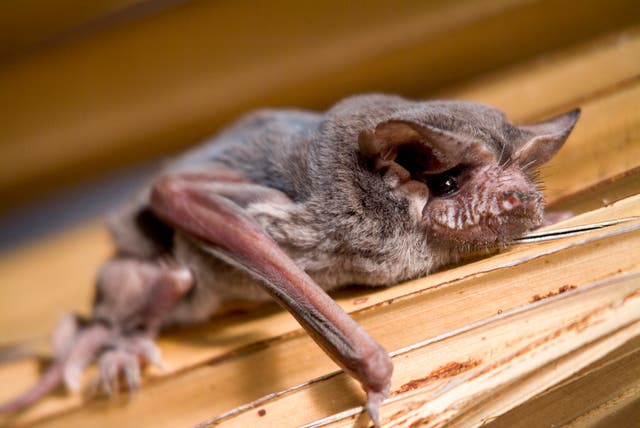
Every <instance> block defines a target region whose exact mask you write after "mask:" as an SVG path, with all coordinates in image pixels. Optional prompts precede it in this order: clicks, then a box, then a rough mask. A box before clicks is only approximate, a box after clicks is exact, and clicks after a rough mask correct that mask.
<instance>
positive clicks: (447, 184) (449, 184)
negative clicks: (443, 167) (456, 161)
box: [428, 173, 458, 196]
mask: <svg viewBox="0 0 640 428" xmlns="http://www.w3.org/2000/svg"><path fill="white" fill-rule="evenodd" d="M428 184H429V190H431V192H432V193H433V194H435V195H436V196H448V195H452V194H454V193H455V192H457V191H458V179H457V178H456V177H455V176H453V175H450V174H446V173H445V174H438V175H434V176H431V177H429V182H428Z"/></svg>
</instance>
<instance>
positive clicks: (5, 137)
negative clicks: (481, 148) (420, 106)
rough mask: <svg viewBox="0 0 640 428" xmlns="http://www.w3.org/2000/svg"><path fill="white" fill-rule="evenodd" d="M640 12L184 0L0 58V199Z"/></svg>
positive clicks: (499, 59) (610, 1)
mask: <svg viewBox="0 0 640 428" xmlns="http://www.w3.org/2000/svg"><path fill="white" fill-rule="evenodd" d="M336 10H340V11H341V13H339V14H336V13H335V11H336ZM549 11H553V13H549ZM639 16H640V5H639V4H638V3H637V1H634V0H606V1H605V0H585V1H583V2H582V3H581V7H574V6H573V5H572V4H569V3H567V2H565V1H562V0H535V1H525V0H516V1H514V0H484V1H482V2H479V1H476V0H456V1H451V2H438V1H407V2H400V3H394V4H393V6H391V5H390V4H389V3H387V2H383V1H371V2H368V3H367V7H366V8H359V7H356V6H347V5H345V4H344V2H338V1H337V0H331V1H327V2H316V3H305V4H301V3H299V2H296V1H293V0H281V1H280V2H277V3H273V2H271V3H269V4H268V5H267V4H264V3H262V2H251V3H247V4H245V5H242V6H240V5H238V4H236V3H233V4H232V3H227V2H196V1H189V2H185V3H184V4H181V5H180V6H177V7H175V8H172V9H171V10H169V11H166V12H161V13H157V14H153V15H152V16H149V17H146V18H145V19H141V20H138V21H136V22H135V23H126V24H123V25H119V26H116V27H113V28H110V29H108V30H104V31H101V32H99V33H96V34H92V35H91V36H90V37H86V38H82V39H79V40H72V41H69V43H65V44H61V45H59V46H56V47H55V48H52V49H49V50H46V51H41V52H38V53H37V54H36V53H34V54H33V55H29V56H26V57H23V58H19V59H16V61H13V62H11V63H7V64H4V66H3V67H1V68H0V94H2V97H3V98H4V99H5V100H8V101H9V100H10V102H5V103H0V117H2V125H3V126H2V127H1V128H0V129H1V131H0V139H1V142H0V146H1V147H2V150H3V156H1V157H0V192H2V193H3V195H5V197H4V198H2V200H0V206H4V207H6V206H7V205H9V204H16V203H18V202H19V201H23V200H25V199H27V198H29V197H32V196H33V195H36V194H38V193H40V192H43V191H45V190H47V189H51V188H52V187H55V186H56V185H59V184H61V183H70V182H73V181H74V180H77V179H78V178H81V177H87V176H90V175H93V174H96V173H97V172H99V171H105V170H106V169H110V168H113V167H114V166H117V165H123V164H128V163H131V162H134V161H139V160H142V159H147V158H148V157H149V156H152V155H158V154H161V153H167V152H169V151H171V150H174V149H176V148H178V147H184V146H185V145H186V144H188V143H191V142H193V141H196V140H199V139H201V138H202V137H204V136H205V135H208V134H209V133H211V132H212V131H213V130H214V129H215V128H217V127H218V126H219V125H220V124H222V123H225V122H228V121H229V120H230V119H231V118H233V117H235V116H237V115H238V114H239V113H240V112H242V111H245V110H247V109H249V108H252V107H255V106H258V105H260V106H263V105H265V104H272V105H283V104H289V105H297V106H313V107H320V106H326V105H327V104H329V103H331V102H333V101H334V100H336V99H338V98H340V97H342V96H344V95H346V94H351V93H354V92H361V91H367V90H378V91H381V90H382V91H391V92H400V93H404V94H407V95H411V94H413V95H418V94H422V93H424V92H425V91H427V90H430V89H433V88H435V87H441V86H442V85H443V84H445V83H447V82H452V81H455V80H460V79H463V78H466V77H469V76H472V75H474V74H477V73H478V72H482V71H487V70H492V69H496V68H498V67H500V66H503V65H505V64H510V63H514V62H516V61H520V60H523V59H525V58H529V57H531V56H532V55H535V54H537V53H540V52H544V51H547V50H549V49H552V48H557V47H560V46H567V45H569V44H571V43H576V42H577V41H579V40H582V39H584V38H586V37H591V36H593V35H595V34H601V33H603V32H605V31H611V30H613V29H617V28H620V27H621V26H622V25H629V24H632V23H636V22H637V19H638V17H639ZM327 28H330V29H331V31H327ZM177 35H179V36H177ZM25 147H28V148H29V149H28V150H25ZM133 147H135V149H132V148H133Z"/></svg>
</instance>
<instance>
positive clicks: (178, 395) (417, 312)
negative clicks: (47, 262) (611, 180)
mask: <svg viewBox="0 0 640 428" xmlns="http://www.w3.org/2000/svg"><path fill="white" fill-rule="evenodd" d="M639 214H640V198H638V197H636V198H632V199H630V200H626V201H622V202H620V203H618V204H615V205H613V206H611V207H608V208H606V209H603V210H601V211H598V212H595V213H588V214H585V215H584V216H583V217H582V219H581V221H587V222H589V221H594V220H596V219H597V220H601V219H603V218H619V217H620V216H621V215H623V216H629V215H639ZM575 221H580V219H576V220H575ZM637 223H638V222H636V223H635V226H633V225H626V226H625V225H620V226H618V227H617V228H612V229H610V230H607V231H599V232H595V233H592V234H591V235H590V236H592V238H587V237H573V238H568V239H567V240H564V241H557V242H549V243H542V244H540V245H535V246H518V247H515V248H513V249H512V250H511V251H509V252H507V253H505V254H501V255H500V256H499V257H493V258H489V259H484V260H481V261H478V262H475V263H471V264H468V265H464V266H461V267H459V268H458V269H455V270H450V271H445V272H440V273H437V274H434V275H430V276H429V277H426V278H422V279H420V280H417V281H412V282H409V283H406V284H401V285H398V286H396V287H393V288H390V289H386V290H382V291H379V292H372V293H371V292H370V293H368V300H367V301H366V303H365V304H362V303H361V302H358V300H359V299H358V298H355V299H354V297H353V296H349V297H348V298H347V299H345V298H344V297H343V298H339V299H338V302H339V303H340V304H341V305H342V306H343V307H344V308H345V309H347V310H349V311H352V312H353V309H354V308H356V307H359V308H362V309H360V310H359V311H356V312H353V316H354V317H355V318H356V320H357V321H358V322H359V323H360V324H361V325H363V327H364V328H365V329H367V331H369V332H371V334H372V335H373V336H374V337H376V338H377V339H378V340H380V341H381V343H382V344H383V345H384V346H385V347H386V348H387V349H389V350H397V349H400V348H402V347H405V346H409V345H411V344H413V343H415V342H416V340H417V338H422V339H424V338H428V337H434V336H438V335H441V334H446V332H448V331H452V330H455V329H457V328H463V327H464V326H468V325H470V324H473V323H475V322H478V321H479V320H482V319H486V318H491V317H493V316H495V315H496V314H498V313H501V312H505V313H506V312H507V311H509V310H512V309H515V308H517V307H519V306H522V305H526V304H528V303H529V302H531V301H532V300H534V296H535V295H536V294H538V295H545V294H548V293H549V292H550V291H553V290H557V289H558V288H559V287H561V286H562V285H565V284H572V285H574V286H576V287H578V288H580V287H582V286H584V285H586V284H588V283H589V282H590V281H594V280H597V279H602V278H606V277H608V276H610V275H615V274H617V273H618V272H619V270H624V271H629V270H633V269H635V268H640V259H639V258H638V257H639V256H640V255H636V254H634V252H632V251H629V248H633V246H634V245H640V229H638V228H640V224H637ZM625 227H631V229H638V230H635V232H630V233H627V232H624V230H623V228H625ZM618 228H619V229H618ZM631 229H629V230H631ZM615 230H618V232H615ZM598 237H599V238H598ZM585 239H586V240H587V241H585V243H581V242H582V241H583V240H585ZM585 245H586V246H585ZM594 247H598V248H599V249H600V252H598V253H596V252H594V251H593V248H594ZM534 254H536V256H534ZM605 266H606V267H605ZM569 267H571V269H569ZM483 272H484V273H483ZM560 273H562V281H563V282H562V284H560V283H558V282H557V278H558V276H559V275H560ZM525 279H526V280H525ZM402 296H406V297H404V298H402ZM455 307H459V308H463V307H464V308H465V310H453V308H455ZM371 309H375V310H371ZM282 315H283V314H282V313H281V312H278V313H275V314H271V315H266V316H265V315H264V314H262V315H260V314H257V315H256V314H254V315H253V316H254V317H256V318H250V319H249V320H248V321H245V322H243V323H241V324H238V323H237V320H236V324H235V325H234V324H233V320H220V321H219V322H220V324H218V323H216V322H215V321H214V322H213V323H210V324H209V325H208V326H207V327H206V330H205V328H202V329H201V330H200V332H197V331H196V332H195V333H194V332H193V331H192V332H191V333H186V334H185V333H182V332H177V333H175V334H173V335H168V336H165V337H164V338H163V339H162V341H161V347H162V349H163V351H164V352H165V364H166V366H167V367H168V369H169V374H171V373H172V374H171V375H170V376H167V374H165V375H164V377H163V378H162V373H158V372H152V374H153V375H154V376H153V377H152V378H151V379H150V380H148V382H147V384H146V385H145V387H144V393H143V394H139V395H138V396H136V397H135V398H134V399H133V400H131V401H129V402H127V403H126V406H125V405H124V403H125V402H126V400H125V399H122V398H121V399H120V400H116V401H113V402H110V403H109V402H104V401H90V402H87V403H84V404H83V403H82V398H81V397H79V396H71V397H50V398H47V399H46V400H44V402H43V403H42V404H41V405H39V406H38V407H36V408H33V409H31V410H29V411H28V412H26V413H25V414H24V415H23V418H22V419H20V420H21V421H22V422H26V421H33V420H34V419H39V418H42V417H45V416H49V415H51V414H55V413H60V415H59V417H57V418H55V419H53V420H52V419H51V417H48V418H47V420H46V423H47V425H48V426H51V425H49V424H53V425H52V426H55V424H59V425H60V426H69V425H71V424H74V423H80V422H81V421H82V420H84V419H85V418H87V417H91V416H90V415H93V416H94V417H95V415H100V422H96V423H103V424H104V425H105V426H113V425H115V424H117V425H121V426H128V425H127V424H133V423H135V424H143V425H145V424H151V423H152V424H154V425H156V426H160V425H161V424H162V423H163V422H162V421H166V423H167V424H168V425H171V426H173V425H175V424H179V425H187V424H189V425H190V424H193V423H194V422H196V421H198V420H199V419H200V420H202V419H204V418H206V417H208V416H211V415H212V414H216V413H221V412H222V411H224V410H228V409H231V408H234V407H236V406H239V405H241V404H244V403H247V402H251V401H253V400H255V399H257V398H259V397H260V396H262V395H265V394H268V393H270V392H274V391H279V390H284V389H286V388H289V387H292V386H295V385H298V384H302V383H305V382H306V381H308V379H313V378H317V377H320V376H322V375H324V374H325V373H329V372H332V371H333V370H335V365H334V364H333V363H332V362H331V360H329V359H328V358H327V357H326V355H324V354H323V353H322V352H321V351H320V350H319V349H318V348H317V347H316V346H314V345H313V342H312V341H311V339H309V338H308V337H307V336H306V335H302V334H294V335H284V334H285V333H287V332H288V331H292V330H295V322H294V321H293V320H292V319H291V317H286V316H282ZM254 323H255V324H254ZM205 331H207V333H206V334H205V333H204V332H205ZM279 335H280V336H279ZM261 336H262V337H263V338H264V339H269V338H271V337H276V339H271V340H268V341H266V342H263V343H260V342H259V341H258V340H259V339H260V338H261ZM243 342H244V343H246V344H247V345H248V346H247V347H246V348H240V349H236V351H235V352H233V354H232V355H229V353H228V351H226V352H225V349H229V348H228V347H229V346H231V349H233V347H235V348H238V347H239V346H240V345H241V344H242V343H243ZM203 343H206V344H207V346H206V347H205V346H202V344H203ZM251 343H254V344H253V345H252V344H251ZM207 355H208V356H207ZM205 356H207V357H206V358H205ZM231 356H232V358H230V357H231ZM190 359H191V365H188V366H185V363H187V362H189V361H190ZM198 360H199V362H198ZM205 362H206V363H205ZM203 363H204V365H203ZM187 368H188V370H186V369H187ZM252 368H253V369H252ZM8 369H10V368H8ZM34 369H35V367H32V371H31V372H30V373H26V372H25V370H24V369H23V372H22V374H23V379H25V382H26V381H29V380H32V379H33V378H34V376H35V370H34ZM178 369H180V370H178ZM252 370H253V371H252ZM255 370H258V372H256V371H255ZM248 371H249V372H250V373H252V374H250V375H248V374H247V373H248ZM407 381H408V380H407ZM395 382H398V381H397V380H396V381H395ZM181 385H182V386H184V385H189V387H188V388H184V387H180V386H181ZM221 385H224V387H222V386H221ZM12 386H13V387H16V388H18V387H19V386H22V385H12ZM4 393H5V394H6V393H7V392H6V391H5V392H4ZM331 393H332V394H335V397H340V399H339V400H334V401H332V404H331V406H332V407H331V408H330V410H331V411H332V412H334V411H337V410H339V409H338V407H339V408H342V409H343V410H344V409H346V408H349V406H353V405H356V403H360V402H361V399H362V396H361V393H360V391H359V389H358V387H357V385H356V384H355V383H354V382H351V381H348V380H346V379H342V380H341V381H340V382H338V383H337V384H336V385H334V387H332V389H331ZM309 394H311V395H310V397H313V396H314V395H315V394H314V393H313V392H311V393H309ZM312 401H313V400H312ZM80 405H82V407H79V406H80ZM304 406H305V408H307V407H308V406H310V407H308V411H307V412H305V413H306V415H307V416H308V417H310V418H311V417H314V415H315V417H319V415H320V414H321V413H323V412H324V414H326V413H327V412H329V409H328V408H327V407H326V405H322V404H320V405H313V404H311V403H308V402H306V401H305V403H304ZM313 406H315V407H313ZM336 406H338V407H336ZM285 408H291V407H290V406H289V407H287V406H286V405H285ZM152 409H155V410H152ZM311 409H313V411H312V410H311ZM71 410H73V411H71ZM145 415H146V416H145ZM145 418H148V419H145Z"/></svg>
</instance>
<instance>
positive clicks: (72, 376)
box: [62, 366, 82, 392]
mask: <svg viewBox="0 0 640 428" xmlns="http://www.w3.org/2000/svg"><path fill="white" fill-rule="evenodd" d="M81 374H82V369H81V368H79V367H76V366H67V367H65V368H64V372H63V375H62V379H63V381H64V384H65V386H66V387H67V389H68V390H69V391H73V392H76V391H78V390H79V389H80V375H81Z"/></svg>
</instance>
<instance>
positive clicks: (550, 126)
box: [514, 108, 580, 168]
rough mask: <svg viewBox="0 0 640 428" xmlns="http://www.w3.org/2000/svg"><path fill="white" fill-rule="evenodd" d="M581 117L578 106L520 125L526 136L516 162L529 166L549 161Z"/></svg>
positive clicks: (517, 152) (516, 156) (515, 155)
mask: <svg viewBox="0 0 640 428" xmlns="http://www.w3.org/2000/svg"><path fill="white" fill-rule="evenodd" d="M579 117H580V109H579V108H577V109H574V110H571V111H569V112H567V113H564V114H561V115H559V116H556V117H554V118H551V119H549V120H547V121H544V122H540V123H536V124H534V125H523V126H519V127H518V128H519V129H520V130H521V131H522V132H523V135H524V136H525V137H526V138H525V139H524V140H523V141H522V142H521V143H520V146H519V147H518V149H517V150H516V152H515V154H514V160H515V162H516V163H517V164H519V165H523V166H526V167H527V168H530V167H535V166H538V165H542V164H543V163H545V162H547V161H548V160H549V159H551V158H552V157H553V156H554V155H555V154H556V153H557V152H558V150H560V148H561V147H562V145H563V144H564V142H565V141H566V139H567V137H568V136H569V134H570V133H571V130H572V129H573V127H574V126H575V124H576V122H577V121H578V118H579Z"/></svg>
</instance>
